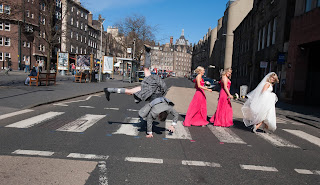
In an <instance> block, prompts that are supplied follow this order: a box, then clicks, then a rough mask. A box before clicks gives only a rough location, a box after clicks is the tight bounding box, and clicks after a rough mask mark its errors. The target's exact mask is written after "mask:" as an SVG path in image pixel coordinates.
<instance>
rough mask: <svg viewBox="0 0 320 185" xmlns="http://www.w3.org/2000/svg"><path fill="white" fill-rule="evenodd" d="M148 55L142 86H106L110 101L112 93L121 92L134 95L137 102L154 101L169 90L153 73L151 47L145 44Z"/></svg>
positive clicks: (105, 89)
mask: <svg viewBox="0 0 320 185" xmlns="http://www.w3.org/2000/svg"><path fill="white" fill-rule="evenodd" d="M145 50H146V57H145V65H144V67H143V71H144V74H145V78H144V79H143V80H142V82H141V86H138V87H135V88H132V89H125V88H104V92H105V95H106V98H107V100H108V101H110V93H120V94H128V95H133V96H134V98H135V102H136V103H139V102H140V101H142V100H143V101H152V100H154V99H155V98H158V97H163V96H164V95H165V93H166V91H167V86H166V84H165V83H164V81H163V80H162V79H161V78H160V77H159V76H157V75H152V74H151V72H150V70H149V67H151V56H150V51H151V47H150V46H148V45H145Z"/></svg>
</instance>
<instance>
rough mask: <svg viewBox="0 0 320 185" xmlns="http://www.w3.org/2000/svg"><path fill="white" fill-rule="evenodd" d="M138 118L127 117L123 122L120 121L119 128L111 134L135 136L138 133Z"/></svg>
mask: <svg viewBox="0 0 320 185" xmlns="http://www.w3.org/2000/svg"><path fill="white" fill-rule="evenodd" d="M140 125H141V124H140V119H139V118H131V117H127V118H126V119H125V121H124V123H121V126H120V128H119V129H118V130H117V131H116V132H113V133H112V134H123V135H128V136H137V135H138V134H139V131H138V129H139V126H140Z"/></svg>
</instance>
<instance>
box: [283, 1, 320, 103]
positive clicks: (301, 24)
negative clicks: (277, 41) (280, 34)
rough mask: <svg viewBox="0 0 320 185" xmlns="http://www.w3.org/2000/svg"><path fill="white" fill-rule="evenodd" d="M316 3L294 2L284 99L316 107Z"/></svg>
mask: <svg viewBox="0 0 320 185" xmlns="http://www.w3.org/2000/svg"><path fill="white" fill-rule="evenodd" d="M319 20H320V1H319V0H296V4H295V14H294V18H293V20H292V22H291V33H290V39H289V51H288V60H287V62H286V63H285V66H286V68H287V71H286V79H285V81H284V82H283V83H284V86H285V99H286V100H288V101H289V102H292V103H299V104H309V105H317V106H319V105H320V100H319V98H318V92H320V87H319V85H318V84H319V81H320V65H319V61H320V53H319V51H320V34H319V33H320V21H319Z"/></svg>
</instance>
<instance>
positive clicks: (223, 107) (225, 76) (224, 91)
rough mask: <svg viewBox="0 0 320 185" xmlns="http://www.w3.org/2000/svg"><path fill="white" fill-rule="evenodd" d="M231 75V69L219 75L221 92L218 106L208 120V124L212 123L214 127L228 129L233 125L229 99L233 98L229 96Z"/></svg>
mask: <svg viewBox="0 0 320 185" xmlns="http://www.w3.org/2000/svg"><path fill="white" fill-rule="evenodd" d="M231 73H232V69H231V68H227V69H225V70H224V71H223V72H222V74H221V81H220V82H219V84H220V86H221V90H220V94H219V101H218V106H217V110H216V113H215V114H214V115H213V116H212V117H211V119H210V122H211V123H213V125H214V126H220V127H230V126H232V125H233V119H232V114H233V111H232V106H231V99H232V98H233V96H232V95H231V94H230V86H231V81H230V78H231Z"/></svg>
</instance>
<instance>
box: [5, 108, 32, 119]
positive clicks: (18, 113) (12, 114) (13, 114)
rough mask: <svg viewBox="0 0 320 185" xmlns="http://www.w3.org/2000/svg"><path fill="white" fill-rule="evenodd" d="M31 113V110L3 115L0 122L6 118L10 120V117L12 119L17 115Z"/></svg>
mask: <svg viewBox="0 0 320 185" xmlns="http://www.w3.org/2000/svg"><path fill="white" fill-rule="evenodd" d="M32 111H33V110H31V109H25V110H20V111H16V112H11V113H8V114H3V115H0V120H2V119H6V118H10V117H13V116H17V115H20V114H24V113H28V112H32Z"/></svg>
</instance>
